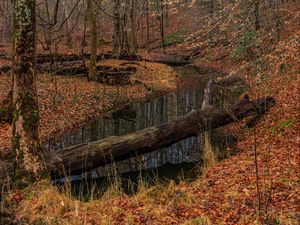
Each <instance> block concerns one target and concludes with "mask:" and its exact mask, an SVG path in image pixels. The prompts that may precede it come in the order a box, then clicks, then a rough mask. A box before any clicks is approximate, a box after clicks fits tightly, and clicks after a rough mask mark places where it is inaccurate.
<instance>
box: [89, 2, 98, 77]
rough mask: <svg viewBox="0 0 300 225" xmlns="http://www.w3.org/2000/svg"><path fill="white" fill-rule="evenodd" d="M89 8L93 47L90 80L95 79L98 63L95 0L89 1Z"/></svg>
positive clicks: (91, 43)
mask: <svg viewBox="0 0 300 225" xmlns="http://www.w3.org/2000/svg"><path fill="white" fill-rule="evenodd" d="M87 10H88V17H89V25H90V38H91V41H90V47H91V58H90V65H89V74H88V79H89V80H90V81H92V80H95V76H96V63H97V47H98V45H97V23H96V15H95V11H94V10H95V9H94V3H93V0H88V1H87Z"/></svg>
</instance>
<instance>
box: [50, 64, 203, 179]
mask: <svg viewBox="0 0 300 225" xmlns="http://www.w3.org/2000/svg"><path fill="white" fill-rule="evenodd" d="M180 70H181V71H184V72H186V70H182V68H180V69H179V70H178V73H181V72H180ZM191 73H192V74H191ZM193 74H194V75H198V71H197V70H194V69H192V70H189V75H193ZM205 85H206V79H203V77H201V76H195V77H194V78H193V82H192V83H191V84H189V85H188V87H186V88H183V89H178V91H177V92H175V93H170V94H167V95H164V96H161V97H158V98H155V99H152V100H150V101H148V102H144V103H136V104H133V105H132V106H130V107H127V108H125V109H123V110H119V111H115V112H113V113H111V114H110V115H109V116H105V117H101V118H99V119H97V120H94V121H92V122H90V123H88V124H86V125H84V126H82V127H81V128H80V129H78V130H75V131H72V132H70V133H67V134H65V135H63V136H62V137H60V138H59V139H55V140H49V141H48V143H47V144H46V148H48V149H50V148H51V149H63V148H65V147H68V146H71V145H76V144H81V143H87V142H91V141H96V140H100V139H103V138H105V137H109V136H117V135H124V134H128V133H130V132H134V131H137V130H141V129H144V128H146V127H150V126H154V125H159V124H162V123H164V122H168V121H171V120H174V119H176V118H177V117H179V116H183V115H185V114H187V113H188V112H190V111H191V110H192V109H199V108H200V107H201V104H202V100H203V88H204V87H205ZM199 139H200V138H198V137H190V138H187V139H185V140H182V141H180V142H178V143H175V144H173V145H171V146H170V147H168V148H163V149H160V150H157V151H155V152H152V153H147V154H144V155H142V156H138V157H134V158H131V159H128V160H125V161H122V162H118V163H116V164H115V165H113V166H111V165H107V166H104V167H101V168H98V169H95V170H93V171H92V172H91V173H88V176H92V177H102V176H107V175H110V174H112V173H124V172H128V171H136V170H141V169H149V168H154V167H160V166H162V165H165V164H180V163H185V162H187V163H189V162H196V161H199V160H200V159H201V140H199Z"/></svg>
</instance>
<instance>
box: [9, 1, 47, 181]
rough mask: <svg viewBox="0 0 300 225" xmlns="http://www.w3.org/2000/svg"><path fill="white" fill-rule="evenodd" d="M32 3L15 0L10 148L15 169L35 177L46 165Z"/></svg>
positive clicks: (33, 3) (33, 4) (33, 6)
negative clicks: (11, 141) (41, 126)
mask: <svg viewBox="0 0 300 225" xmlns="http://www.w3.org/2000/svg"><path fill="white" fill-rule="evenodd" d="M35 4H36V2H35V0H25V1H24V0H15V1H14V34H15V35H14V36H15V39H14V42H15V44H14V62H13V74H14V81H13V103H14V105H15V112H14V115H13V152H14V154H15V157H16V161H15V165H16V166H17V171H18V169H22V170H23V169H24V170H25V171H27V172H28V174H29V175H30V176H31V175H33V176H34V177H38V175H39V174H41V172H43V171H44V169H45V165H44V162H43V157H42V148H41V144H40V137H39V108H38V101H37V91H36V86H35V80H36V76H35V72H34V70H35V38H36V37H35ZM15 175H16V176H17V177H18V176H21V174H15ZM23 175H24V174H22V176H23Z"/></svg>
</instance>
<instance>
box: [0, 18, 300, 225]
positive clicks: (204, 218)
mask: <svg viewBox="0 0 300 225" xmlns="http://www.w3.org/2000/svg"><path fill="white" fill-rule="evenodd" d="M184 15H185V16H186V14H184ZM288 31H289V32H287V31H286V35H284V36H283V37H282V39H281V40H280V41H279V43H277V44H276V45H274V46H273V48H272V50H270V51H268V52H265V53H264V54H263V55H261V56H260V57H261V59H262V60H263V62H264V65H263V66H261V65H259V64H258V63H257V62H256V61H255V60H248V59H241V60H233V59H232V58H231V57H230V52H228V50H227V49H224V48H223V47H222V46H220V45H218V46H215V47H213V48H204V50H203V51H202V52H203V54H202V55H201V56H200V57H197V58H195V59H194V63H195V64H197V65H200V66H205V67H213V68H215V69H217V70H218V71H220V72H226V74H229V75H233V74H238V75H239V76H241V77H242V78H243V79H245V80H246V82H247V84H248V85H249V90H248V92H247V93H248V94H249V96H250V97H251V98H252V99H255V98H259V97H265V96H273V97H274V98H275V100H276V106H274V107H273V108H271V109H270V110H269V111H268V112H266V113H265V115H264V116H263V117H262V118H260V119H259V120H258V122H257V123H256V124H255V126H253V127H246V126H245V124H246V122H247V120H245V121H242V122H240V123H237V124H233V125H230V126H229V128H230V129H231V130H232V132H234V134H235V135H236V136H237V137H238V146H237V147H238V148H237V150H234V151H232V152H231V151H230V150H229V153H230V154H231V155H230V156H229V157H228V158H227V159H225V160H223V161H221V162H218V163H217V164H215V165H212V166H211V167H210V168H208V169H206V171H205V172H204V173H203V174H199V178H198V179H197V180H195V181H193V182H191V183H187V182H184V181H183V182H181V183H180V184H178V185H177V184H175V183H174V182H172V181H171V182H170V183H168V184H167V185H166V184H165V183H158V184H157V185H155V186H151V187H147V185H141V187H140V189H139V191H138V193H137V194H135V195H133V196H128V195H126V194H124V193H123V192H122V191H121V190H120V189H119V187H118V186H117V185H115V186H112V187H111V188H110V189H108V190H107V191H106V192H105V193H104V195H103V197H102V198H101V199H93V198H91V199H90V200H89V201H88V202H82V201H79V200H78V199H75V198H74V197H72V196H71V195H70V193H69V192H68V191H59V190H58V188H57V187H55V186H52V185H51V184H50V183H49V181H41V182H39V183H36V184H33V185H32V186H30V187H28V188H27V189H25V190H22V191H21V190H15V191H13V192H12V193H11V194H10V195H9V196H7V200H6V201H5V202H6V203H7V208H8V209H9V210H10V211H13V212H14V213H15V218H14V219H15V220H16V221H18V222H20V223H21V222H22V221H27V222H30V223H32V224H70V225H71V224H72V225H75V224H186V225H188V224H290V225H292V224H293V225H297V224H299V219H300V212H299V204H300V187H299V172H300V171H299V162H300V153H299V144H300V138H299V130H300V123H299V118H300V106H299V100H300V87H299V72H300V71H299V58H298V57H299V45H298V40H299V35H300V33H299V30H298V29H297V28H296V29H295V27H290V29H289V30H288ZM191 49H193V48H192V47H191V46H190V45H189V46H179V47H170V52H172V51H177V52H178V51H186V52H190V51H191ZM160 51H161V50H160ZM221 53H222V55H223V56H224V57H221V58H220V54H221ZM155 65H156V64H155ZM157 66H158V65H157ZM164 68H165V69H166V70H167V71H168V74H171V73H170V71H171V70H169V68H168V67H165V66H164ZM160 69H162V68H160ZM163 76H164V75H163ZM170 76H171V75H168V78H170V80H171V81H172V82H171V83H169V82H167V83H166V86H167V87H168V88H170V89H172V88H174V86H173V79H174V78H172V76H171V77H170ZM1 79H3V78H1ZM44 79H46V80H47V79H50V78H49V77H48V78H47V76H45V78H44ZM68 79H72V80H70V81H69V82H73V81H74V78H67V79H66V80H68ZM76 79H78V78H76ZM162 79H163V80H167V81H168V80H169V79H164V78H162ZM39 82H41V81H39ZM64 82H65V81H64ZM78 82H80V83H81V82H84V84H85V85H91V84H89V83H88V82H86V83H85V81H82V80H80V79H79V80H78ZM39 85H42V84H39ZM39 85H38V86H39ZM94 85H95V84H93V85H92V87H91V88H90V89H91V90H93V89H94ZM4 86H5V85H3V86H2V87H4ZM46 86H47V88H48V89H46V87H43V88H39V89H40V91H39V95H42V93H43V91H41V90H44V89H45V90H49V88H51V86H50V87H48V85H46ZM96 86H97V87H98V84H97V85H96ZM2 87H1V89H2ZM71 87H72V88H71V89H70V88H69V89H67V91H65V92H64V94H68V96H70V97H68V99H69V100H68V104H67V105H70V104H71V103H72V102H73V100H72V99H73V98H74V91H71V92H70V90H74V86H73V84H72V85H71ZM61 88H63V87H61ZM130 88H132V86H131V87H130ZM137 88H142V87H141V86H137ZM163 88H164V87H163ZM78 89H79V85H78ZM83 89H84V88H83ZM126 90H127V89H126ZM82 91H84V90H82ZM127 91H129V90H127ZM52 92H53V87H52ZM77 92H78V93H79V91H77ZM124 92H125V90H124ZM112 93H115V95H116V90H114V91H112ZM129 93H130V94H129V95H130V96H132V95H134V94H135V92H134V91H131V92H129ZM141 93H143V92H141ZM2 97H3V96H2ZM143 97H145V96H143ZM61 98H63V97H62V96H61ZM93 98H94V97H93V96H90V97H89V100H90V99H93ZM47 99H48V106H49V107H50V106H51V97H48V98H47ZM58 99H59V98H58ZM85 100H86V99H85ZM60 101H62V100H60ZM81 101H82V102H81V103H84V102H85V101H84V100H83V99H82V100H81ZM93 101H96V100H93ZM60 104H62V103H60ZM75 104H78V107H80V105H81V104H79V103H77V102H76V103H75ZM98 104H99V103H98ZM83 105H84V104H83ZM82 107H83V106H82ZM89 107H90V106H89ZM57 109H60V108H59V107H57ZM41 110H42V118H43V115H45V116H47V111H44V112H43V110H46V109H43V108H42V109H41ZM90 110H91V111H90V112H91V113H93V112H95V111H93V110H92V109H90ZM64 111H68V110H63V111H61V112H60V113H62V112H64ZM88 112H89V111H88ZM60 113H57V115H56V117H53V118H49V119H51V120H55V121H53V123H59V119H57V117H58V116H59V115H60ZM64 113H67V114H66V115H69V116H72V113H71V112H69V113H68V112H64ZM64 115H65V114H64ZM49 116H52V115H49ZM72 117H73V116H72ZM45 118H47V117H45ZM86 119H88V118H86ZM75 120H76V119H75ZM72 121H74V118H73V119H72ZM65 123H68V124H69V123H70V124H71V122H65ZM45 124H46V122H45V121H44V125H43V119H42V126H45ZM55 125H56V126H57V125H60V124H55ZM42 129H43V128H42ZM47 129H48V128H47ZM50 130H51V129H50ZM44 132H45V131H44ZM52 132H54V131H52ZM42 134H43V132H42ZM44 135H45V134H44ZM6 138H8V136H6ZM255 152H256V153H257V169H258V177H257V171H256V163H255ZM257 188H259V191H258V190H257ZM66 189H67V190H68V188H66ZM258 193H259V194H258Z"/></svg>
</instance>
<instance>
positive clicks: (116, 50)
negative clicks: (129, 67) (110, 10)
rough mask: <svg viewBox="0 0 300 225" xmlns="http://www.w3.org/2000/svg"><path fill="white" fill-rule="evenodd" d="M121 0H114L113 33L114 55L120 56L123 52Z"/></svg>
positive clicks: (115, 56)
mask: <svg viewBox="0 0 300 225" xmlns="http://www.w3.org/2000/svg"><path fill="white" fill-rule="evenodd" d="M120 7H121V5H120V0H114V33H113V57H114V58H119V56H120V54H121V45H120V43H121V37H120V32H121V30H120Z"/></svg>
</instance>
